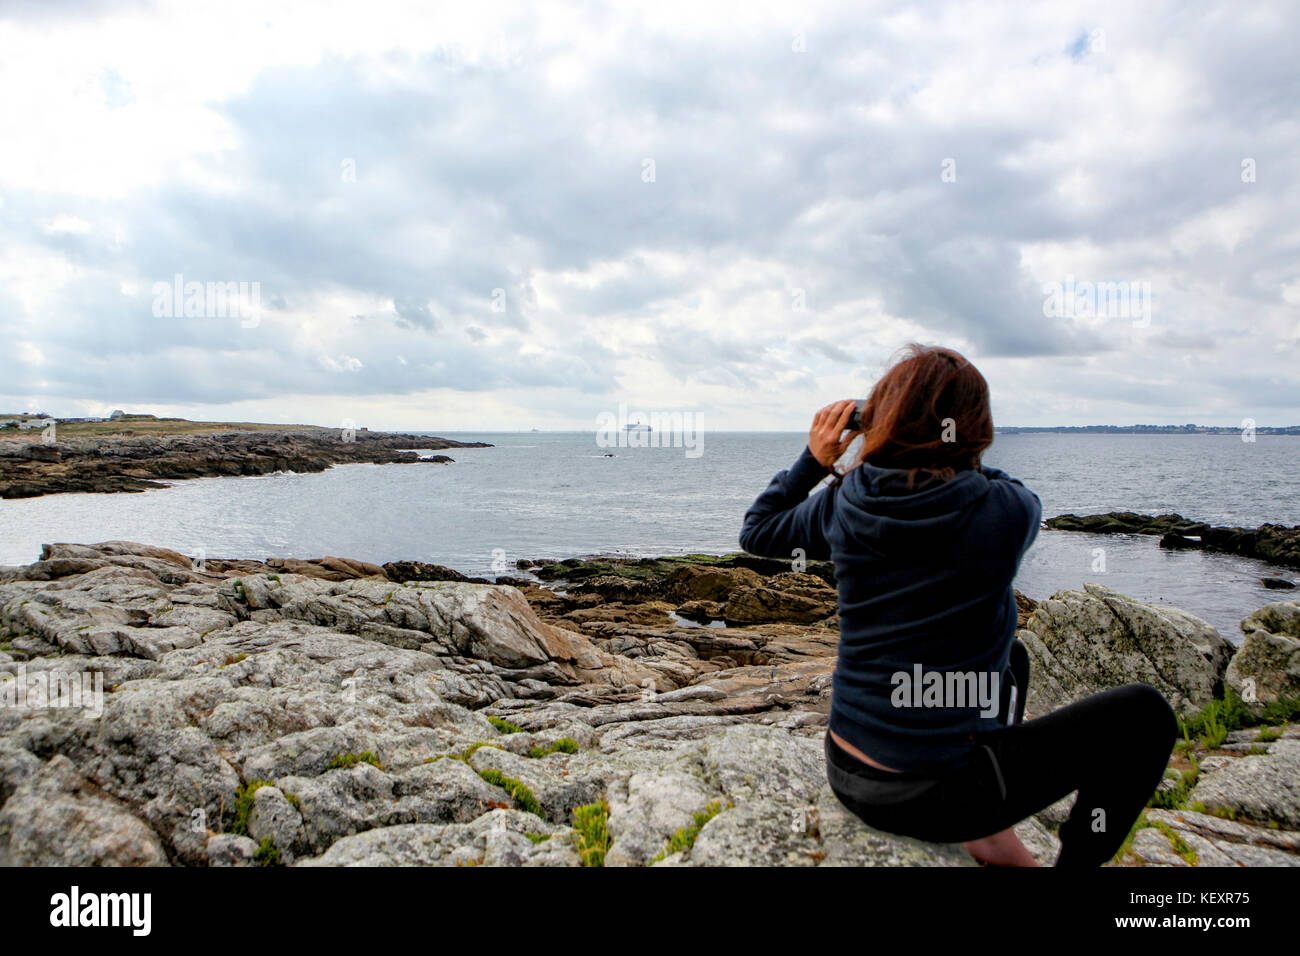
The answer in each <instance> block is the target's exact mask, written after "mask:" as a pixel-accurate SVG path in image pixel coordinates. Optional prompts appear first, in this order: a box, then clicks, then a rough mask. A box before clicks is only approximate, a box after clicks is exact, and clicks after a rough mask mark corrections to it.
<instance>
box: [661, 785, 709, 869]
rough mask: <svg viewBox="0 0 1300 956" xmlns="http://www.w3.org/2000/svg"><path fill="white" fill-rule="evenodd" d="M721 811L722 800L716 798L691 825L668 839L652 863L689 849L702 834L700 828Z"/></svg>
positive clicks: (696, 816)
mask: <svg viewBox="0 0 1300 956" xmlns="http://www.w3.org/2000/svg"><path fill="white" fill-rule="evenodd" d="M721 812H722V801H720V800H714V801H713V802H712V803H710V804H709V805H708V806H707V807H705V808H704V809H703V810H701V811H700V812H699V813H697V814H695V815H694V818H693V820H692V822H691V824H690V825H689V826H684V827H682V828H681V829H680V830H678V831H677V832H676V833H674V834H673V835H672V836H671V837H670V838H669V839H668V842H667V844H665V845H664V848H663V849H662V850H660V851H659V855H658V856H656V857H655V858H654V859H653V860H651V861H650V865H651V866H654V865H655V864H656V863H658V862H659V861H660V860H666V859H667V858H668V857H670V856H672V855H673V854H674V853H680V852H681V851H682V850H689V849H690V848H691V847H693V846H695V838H696V837H698V836H699V835H700V830H702V829H703V828H704V824H706V823H708V822H709V821H710V820H712V819H713V818H714V817H716V816H717V815H718V814H719V813H721Z"/></svg>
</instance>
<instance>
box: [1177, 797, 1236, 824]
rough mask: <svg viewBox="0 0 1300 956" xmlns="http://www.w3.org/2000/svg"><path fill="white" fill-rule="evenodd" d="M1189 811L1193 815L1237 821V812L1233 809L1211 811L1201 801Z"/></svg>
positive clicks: (1217, 808) (1224, 808)
mask: <svg viewBox="0 0 1300 956" xmlns="http://www.w3.org/2000/svg"><path fill="white" fill-rule="evenodd" d="M1187 809H1188V810H1191V811H1192V812H1193V813H1208V814H1209V815H1210V816H1212V817H1218V818H1219V819H1220V820H1236V819H1237V811H1236V810H1234V809H1233V808H1232V807H1215V808H1214V809H1213V810H1211V809H1210V808H1209V807H1207V806H1206V805H1205V804H1204V803H1202V802H1201V801H1200V800H1197V801H1196V802H1195V803H1193V804H1192V805H1191V806H1190V807H1188V808H1187Z"/></svg>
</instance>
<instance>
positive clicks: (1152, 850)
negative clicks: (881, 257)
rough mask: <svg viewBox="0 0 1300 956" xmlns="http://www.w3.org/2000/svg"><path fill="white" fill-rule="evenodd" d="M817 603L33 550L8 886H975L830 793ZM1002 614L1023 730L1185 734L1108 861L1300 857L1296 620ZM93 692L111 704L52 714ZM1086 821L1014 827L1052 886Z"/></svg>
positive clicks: (722, 582) (2, 730) (722, 565)
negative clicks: (472, 876)
mask: <svg viewBox="0 0 1300 956" xmlns="http://www.w3.org/2000/svg"><path fill="white" fill-rule="evenodd" d="M833 581H834V575H833V573H832V571H831V568H830V565H829V564H828V563H826V562H808V563H807V564H806V565H804V566H800V567H798V568H796V566H795V565H794V564H792V563H791V562H789V561H781V560H776V559H769V558H759V557H755V556H752V555H745V554H730V555H722V556H708V555H680V556H672V557H662V558H644V559H630V558H616V557H605V556H589V557H582V558H571V559H567V560H561V561H553V560H543V561H533V560H527V559H524V560H520V561H518V562H517V566H516V568H514V569H512V572H511V573H510V574H508V575H503V576H500V577H498V578H496V580H495V581H494V582H488V581H486V580H483V579H470V578H467V577H465V576H464V575H462V574H459V573H458V572H456V571H454V570H451V569H448V568H444V567H440V566H437V565H430V564H422V563H419V562H411V561H403V562H391V563H389V564H386V565H383V566H379V565H373V564H368V563H366V562H362V561H353V560H348V559H343V558H337V557H327V558H320V559H315V560H310V561H306V560H291V559H268V560H266V561H250V560H219V559H207V560H206V561H201V562H195V561H192V560H191V559H190V558H188V557H186V556H185V555H181V554H178V553H177V552H174V551H169V550H167V549H164V548H157V547H150V546H148V545H144V544H137V543H132V542H121V541H118V542H102V543H99V544H93V545H76V544H52V545H46V546H45V547H44V548H43V549H42V553H41V558H40V560H38V561H36V562H34V563H32V564H30V565H24V566H20V567H9V568H0V695H3V696H4V699H5V701H6V703H9V698H11V697H12V698H15V700H26V701H27V703H28V706H25V707H24V706H5V707H0V864H18V865H45V864H74V865H78V864H79V865H84V864H101V865H122V864H154V865H169V864H170V865H192V866H205V865H208V866H229V865H236V866H255V865H267V866H269V865H280V866H283V865H306V866H330V865H346V864H360V865H443V866H473V865H507V866H598V865H605V866H618V865H625V866H627V865H630V866H646V865H655V866H714V865H742V864H758V865H790V866H816V865H853V866H861V865H876V866H882V865H883V866H890V865H925V866H970V865H974V863H973V861H972V860H971V858H970V857H969V856H968V855H967V854H966V853H965V852H964V850H962V849H961V847H959V846H951V845H939V844H929V843H923V842H920V841H916V840H911V839H908V838H903V837H897V836H893V835H890V834H886V833H881V832H879V831H875V830H872V829H870V828H868V827H866V826H865V825H863V824H862V823H861V822H860V821H858V820H857V819H856V818H855V817H853V816H852V815H851V814H849V813H848V811H846V810H845V809H844V808H843V807H842V806H840V805H839V803H838V801H837V800H836V799H835V798H834V796H833V794H831V793H830V791H829V788H828V787H827V786H826V781H825V764H824V755H823V750H822V738H823V736H824V734H825V732H826V720H827V714H828V711H829V702H830V680H831V673H832V671H833V668H834V662H835V651H836V645H837V641H838V626H837V617H836V592H835V589H834V587H833ZM1017 607H1018V612H1019V613H1018V626H1019V629H1018V636H1019V637H1020V639H1021V640H1022V641H1023V642H1024V643H1025V645H1026V647H1027V648H1028V650H1029V653H1030V657H1031V673H1032V677H1031V684H1030V687H1029V691H1028V710H1027V713H1028V716H1029V717H1031V718H1032V717H1035V716H1039V715H1041V714H1043V713H1046V712H1048V711H1050V710H1053V709H1055V708H1056V707H1059V706H1061V705H1063V704H1065V703H1068V702H1069V701H1071V700H1076V699H1079V698H1081V697H1083V696H1086V695H1088V694H1091V693H1095V692H1097V691H1099V690H1103V689H1105V688H1107V687H1112V686H1117V685H1119V684H1124V683H1129V682H1132V681H1142V682H1144V683H1149V684H1151V685H1153V686H1155V687H1157V688H1158V689H1159V690H1160V691H1161V692H1162V693H1163V694H1165V696H1166V698H1167V699H1168V700H1169V701H1170V702H1171V704H1172V705H1173V706H1174V709H1175V710H1176V712H1178V713H1179V714H1180V715H1181V717H1180V719H1181V725H1180V726H1181V729H1182V732H1183V739H1182V740H1181V741H1180V742H1179V744H1178V746H1177V748H1176V749H1175V752H1174V755H1173V759H1172V760H1171V763H1170V765H1169V768H1168V771H1167V774H1166V778H1165V780H1164V781H1163V782H1162V783H1161V785H1160V786H1159V788H1158V789H1157V790H1156V791H1155V793H1153V795H1152V798H1151V801H1150V805H1149V806H1148V808H1147V810H1146V811H1145V812H1144V813H1143V814H1142V816H1141V818H1140V819H1139V820H1138V821H1137V823H1136V824H1135V825H1134V826H1133V828H1132V832H1130V833H1129V834H1128V839H1127V840H1126V841H1125V844H1124V846H1123V848H1122V849H1121V851H1120V852H1119V853H1118V854H1117V856H1116V858H1115V860H1114V861H1113V864H1114V865H1126V866H1197V865H1199V866H1207V865H1224V866H1294V865H1297V864H1300V787H1297V780H1300V605H1298V604H1296V603H1295V602H1285V601H1284V602H1277V603H1274V604H1269V605H1267V606H1265V607H1263V608H1260V609H1259V610H1257V611H1255V612H1253V613H1252V614H1250V615H1249V616H1247V617H1246V618H1245V619H1244V620H1243V621H1242V623H1241V630H1242V634H1243V636H1244V640H1243V642H1242V644H1241V645H1240V646H1239V647H1233V646H1232V645H1230V644H1229V643H1228V642H1227V641H1226V640H1224V638H1223V637H1222V636H1221V635H1220V634H1219V633H1218V632H1217V631H1216V630H1215V629H1214V628H1213V627H1211V626H1210V625H1209V624H1207V623H1206V622H1204V621H1202V620H1200V619H1199V618H1196V617H1195V616H1193V615H1191V614H1188V613H1186V612H1183V611H1181V610H1178V609H1175V608H1170V607H1167V606H1155V605H1144V604H1140V603H1138V602H1136V601H1134V600H1132V599H1130V598H1128V597H1127V596H1125V595H1123V594H1120V593H1118V592H1116V591H1114V590H1111V589H1109V588H1106V587H1103V586H1101V585H1097V584H1092V583H1089V584H1085V585H1084V586H1083V587H1082V588H1081V589H1078V590H1063V591H1058V592H1057V593H1056V594H1054V595H1052V596H1051V597H1050V598H1048V599H1046V600H1042V601H1034V600H1032V599H1030V598H1027V597H1025V596H1023V595H1019V594H1018V595H1017ZM91 673H93V674H97V675H100V679H101V680H102V686H103V688H104V691H103V699H102V711H101V713H99V714H95V713H90V712H87V711H86V709H85V708H81V709H78V708H77V707H73V706H49V704H50V703H60V704H61V703H63V701H62V700H61V699H60V700H59V701H55V699H54V697H53V696H50V697H47V698H46V699H45V700H44V701H41V700H40V699H39V689H40V688H41V687H45V688H46V689H47V692H48V690H49V689H50V688H53V687H55V686H59V687H63V686H64V684H62V683H60V680H59V679H60V677H61V675H67V674H73V675H77V674H81V675H85V674H91ZM64 683H66V682H64ZM20 695H25V696H23V697H20ZM33 695H35V703H34V704H33V699H34V697H33ZM42 703H43V704H44V706H41V704H42ZM83 703H84V701H83ZM1072 799H1073V798H1072V797H1067V798H1066V799H1065V800H1063V801H1061V802H1060V803H1058V804H1056V805H1053V806H1052V807H1048V808H1045V809H1044V810H1043V811H1041V812H1039V813H1037V814H1035V815H1034V816H1033V817H1031V818H1029V819H1028V820H1026V821H1024V822H1023V823H1022V824H1020V825H1019V826H1018V827H1017V832H1018V833H1019V835H1020V836H1021V839H1022V840H1023V841H1024V842H1025V844H1026V846H1027V847H1029V848H1030V850H1031V852H1032V853H1033V854H1034V855H1035V857H1036V858H1037V859H1038V860H1039V861H1040V862H1042V863H1048V864H1050V863H1051V862H1052V861H1053V860H1054V859H1055V855H1056V852H1057V850H1058V848H1059V843H1058V841H1057V837H1056V831H1057V829H1058V828H1059V826H1060V824H1061V822H1062V821H1063V820H1064V819H1065V816H1066V814H1067V813H1068V810H1069V806H1070V804H1071V801H1072ZM196 821H198V822H197V823H196ZM70 829H71V830H74V831H75V832H77V833H78V834H80V835H81V837H83V838H82V839H79V840H77V841H76V842H75V843H69V842H68V841H67V840H66V839H65V838H64V834H66V833H67V832H69V830H70Z"/></svg>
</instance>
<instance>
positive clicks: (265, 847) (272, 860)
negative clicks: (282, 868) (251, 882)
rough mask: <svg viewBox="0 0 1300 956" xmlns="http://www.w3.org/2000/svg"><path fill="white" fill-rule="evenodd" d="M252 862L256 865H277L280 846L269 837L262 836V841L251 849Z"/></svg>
mask: <svg viewBox="0 0 1300 956" xmlns="http://www.w3.org/2000/svg"><path fill="white" fill-rule="evenodd" d="M253 862H254V863H256V864H257V865H258V866H279V865H280V848H279V847H278V846H276V845H275V841H274V840H272V839H271V838H270V837H263V838H262V842H261V843H259V844H258V845H257V849H256V850H254V851H253Z"/></svg>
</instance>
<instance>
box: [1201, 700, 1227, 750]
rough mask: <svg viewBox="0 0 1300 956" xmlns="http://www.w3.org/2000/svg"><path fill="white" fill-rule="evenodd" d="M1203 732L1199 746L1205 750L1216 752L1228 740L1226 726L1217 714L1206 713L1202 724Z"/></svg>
mask: <svg viewBox="0 0 1300 956" xmlns="http://www.w3.org/2000/svg"><path fill="white" fill-rule="evenodd" d="M1202 726H1203V727H1204V730H1202V731H1201V735H1200V740H1201V746H1202V747H1204V748H1205V749H1206V750H1218V749H1219V748H1220V747H1222V746H1223V744H1224V742H1225V741H1226V740H1227V739H1228V725H1227V724H1225V723H1224V722H1223V720H1222V718H1221V717H1220V716H1219V714H1217V713H1213V712H1208V709H1207V713H1206V715H1205V718H1204V721H1203V722H1202Z"/></svg>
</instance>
